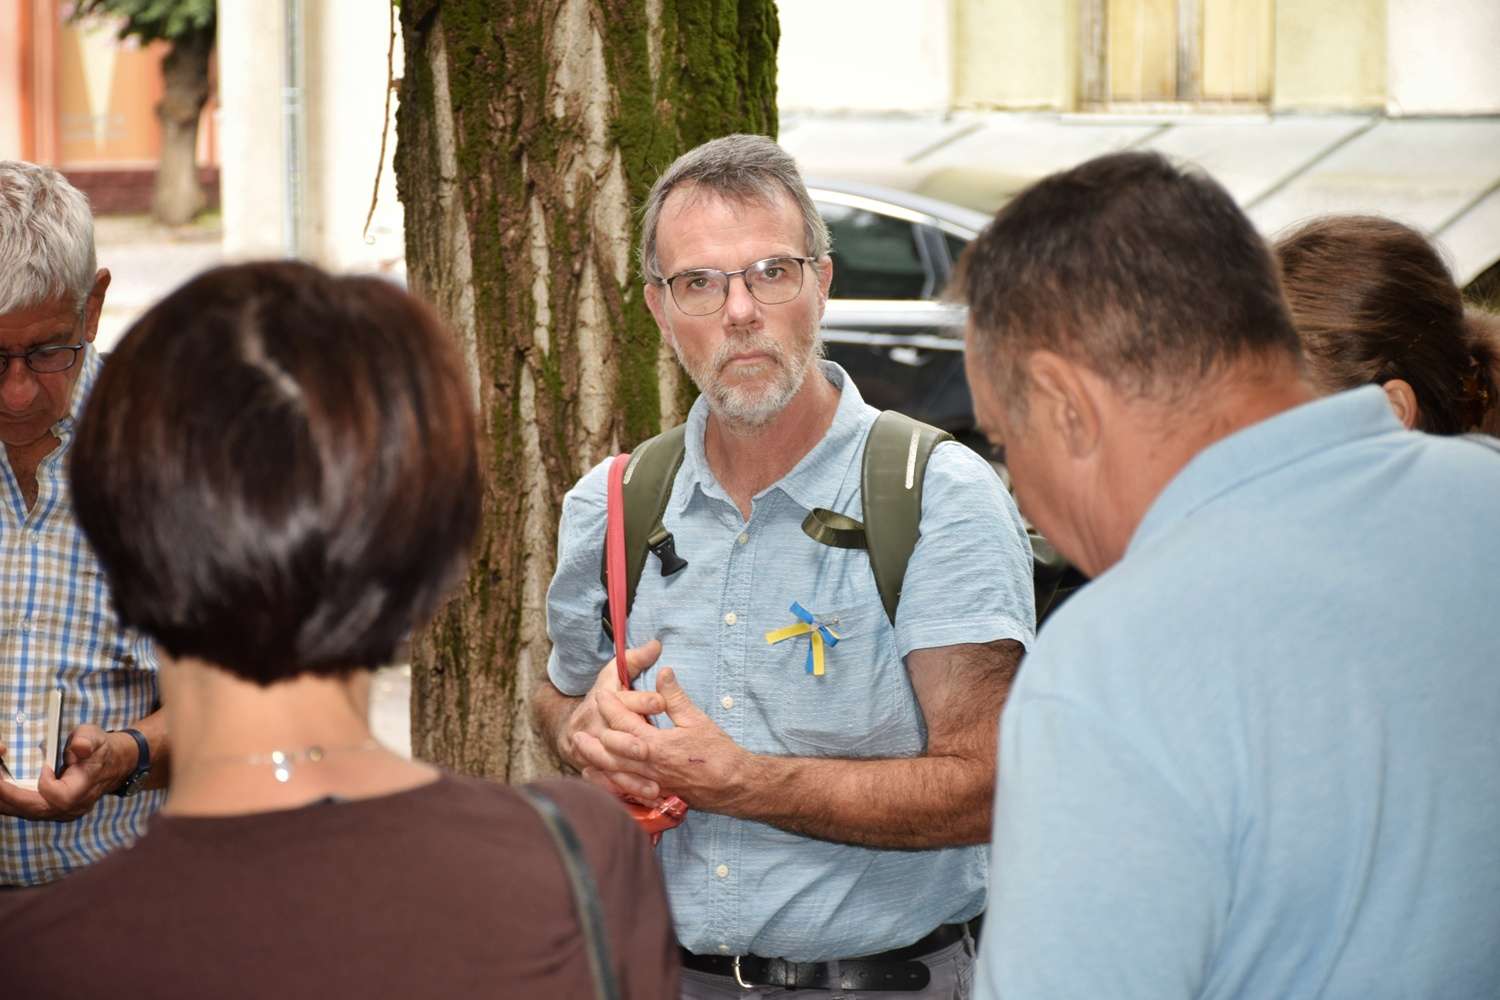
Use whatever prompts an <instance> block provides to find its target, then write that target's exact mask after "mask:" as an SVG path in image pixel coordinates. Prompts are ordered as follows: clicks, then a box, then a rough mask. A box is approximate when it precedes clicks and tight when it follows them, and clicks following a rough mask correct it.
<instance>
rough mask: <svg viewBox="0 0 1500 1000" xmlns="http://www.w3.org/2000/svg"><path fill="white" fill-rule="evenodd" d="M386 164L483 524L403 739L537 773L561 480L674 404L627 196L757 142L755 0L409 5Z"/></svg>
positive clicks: (761, 11)
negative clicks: (741, 136)
mask: <svg viewBox="0 0 1500 1000" xmlns="http://www.w3.org/2000/svg"><path fill="white" fill-rule="evenodd" d="M401 27H402V35H403V39H404V42H405V53H406V56H405V59H406V62H405V70H404V74H403V80H402V88H401V106H400V111H399V113H398V118H397V136H398V145H397V151H396V176H397V184H398V188H399V191H400V196H401V201H402V203H403V205H404V206H405V212H406V254H407V273H408V277H409V280H410V283H411V287H412V288H413V290H414V291H416V292H417V293H418V294H420V295H423V296H424V297H426V298H427V299H428V300H429V301H431V302H433V303H434V304H436V306H437V307H438V309H439V310H440V311H441V312H442V313H443V314H444V315H445V317H446V318H447V320H448V322H449V323H450V325H451V326H452V328H453V331H454V335H455V336H456V337H457V338H459V340H460V342H461V343H462V345H463V347H464V349H465V351H466V353H467V355H468V357H469V360H470V365H471V369H472V374H473V376H474V378H473V383H472V387H473V391H474V393H475V398H476V402H477V404H478V406H479V411H480V414H481V420H480V425H481V453H482V457H483V461H484V463H485V478H486V486H485V497H484V508H483V509H484V523H483V526H482V528H481V532H480V538H479V542H478V544H477V547H476V550H475V554H474V559H473V563H472V566H471V570H470V573H469V577H468V579H467V581H466V582H465V584H464V585H463V587H462V588H461V589H460V591H459V593H458V594H457V596H456V597H455V598H454V600H453V601H451V602H450V603H449V605H448V606H447V607H446V608H445V609H444V610H443V612H442V613H441V614H440V615H439V617H438V619H437V620H436V621H435V622H434V623H433V624H432V625H431V626H430V627H429V628H428V629H426V630H425V631H424V632H423V633H422V634H421V635H419V636H418V637H417V639H416V641H415V643H414V645H413V663H412V666H413V684H412V691H413V697H412V747H413V751H414V752H415V753H416V754H417V755H418V756H421V757H424V758H426V759H429V760H434V761H437V762H439V763H442V764H445V765H447V766H450V767H453V768H455V769H457V770H459V771H463V772H466V773H471V774H482V775H486V776H490V777H497V778H503V779H506V780H526V779H529V778H531V777H534V776H535V775H537V774H539V773H543V772H545V771H546V770H548V769H549V768H550V767H551V761H550V756H549V755H548V754H547V753H546V752H545V751H544V750H543V748H541V747H540V746H538V745H537V743H536V741H535V740H534V738H533V737H532V735H531V733H530V730H529V728H528V725H527V706H526V704H525V702H526V698H527V696H528V694H529V692H530V690H531V688H532V687H533V686H534V685H535V684H536V683H537V681H539V680H540V679H541V677H542V676H543V674H544V672H545V668H546V657H547V653H548V649H549V647H548V643H547V640H546V634H545V626H544V615H545V608H544V601H545V588H546V585H547V582H548V580H549V579H550V577H551V573H552V567H553V560H554V553H555V551H556V544H557V519H558V515H559V513H560V510H561V504H562V498H563V495H564V493H565V492H566V491H567V489H568V488H569V487H570V486H571V485H572V484H573V482H574V481H576V480H577V478H578V477H579V476H580V475H582V474H583V473H584V472H585V471H587V469H588V468H589V467H591V466H592V465H593V464H594V463H596V462H598V461H599V460H600V459H602V458H604V457H605V456H606V455H608V454H610V453H612V452H613V451H616V450H620V449H622V448H628V447H630V446H632V445H633V444H635V443H636V442H638V441H640V440H642V439H643V438H645V437H648V436H650V435H651V434H654V433H656V432H657V431H658V430H660V429H661V426H662V422H663V419H664V417H665V418H666V419H668V420H675V419H679V418H680V417H681V413H682V409H683V402H684V400H685V399H686V398H687V397H686V395H685V393H684V392H683V391H682V387H683V386H684V385H685V384H687V379H686V378H679V377H678V373H677V372H676V371H675V365H674V364H672V363H670V362H669V361H667V360H666V355H665V354H664V352H663V351H662V349H661V346H660V341H659V337H658V334H657V331H656V327H655V324H654V323H653V322H652V320H651V317H650V314H649V313H648V312H647V310H646V308H645V304H644V301H643V299H642V295H641V289H640V283H639V280H638V278H637V277H636V270H635V262H634V255H633V252H634V247H635V246H636V244H637V241H638V235H639V222H640V218H639V208H640V206H641V203H642V202H643V201H644V199H645V196H646V193H647V191H648V190H649V189H650V186H651V183H652V182H653V181H654V180H655V178H656V176H657V174H658V173H660V171H661V170H662V169H663V168H665V167H666V166H667V164H669V163H670V162H671V161H672V160H673V159H674V158H676V156H677V155H678V154H680V153H681V152H683V151H684V150H686V149H688V148H691V147H692V146H694V145H696V144H698V143H699V142H702V141H704V140H707V139H710V138H713V137H715V136H718V135H725V134H728V133H730V132H758V133H762V134H768V135H774V134H775V129H776V111H775V107H776V102H775V54H776V42H777V21H776V10H775V5H774V3H773V0H644V2H643V0H542V2H537V0H530V2H515V0H505V2H496V0H403V2H402V4H401Z"/></svg>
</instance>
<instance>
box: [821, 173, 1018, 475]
mask: <svg viewBox="0 0 1500 1000" xmlns="http://www.w3.org/2000/svg"><path fill="white" fill-rule="evenodd" d="M808 191H809V192H810V193H811V195H812V198H813V201H814V203H816V205H817V207H818V211H819V212H820V213H821V214H822V216H823V220H824V221H825V222H827V224H828V228H829V231H830V232H831V233H832V235H833V258H834V269H833V287H832V289H831V290H830V292H829V298H828V308H827V310H826V311H825V313H824V315H823V343H824V345H825V347H826V349H827V352H828V357H829V358H830V359H831V360H833V361H836V362H838V363H839V364H840V365H842V366H843V368H844V369H845V370H846V371H848V372H849V374H850V375H851V376H853V378H854V381H855V384H856V385H858V386H859V391H860V393H861V395H863V396H864V398H865V401H866V402H868V403H869V404H870V405H872V406H876V407H879V408H880V409H883V410H885V409H889V410H900V411H901V412H903V413H907V414H909V415H911V416H913V417H916V418H917V419H918V420H924V421H926V422H927V423H930V424H933V425H935V426H937V427H941V428H943V429H944V430H946V431H949V432H950V433H952V434H953V435H954V436H955V437H957V438H959V439H960V440H962V441H964V442H965V443H966V444H969V445H970V446H972V447H974V448H975V449H976V450H978V451H980V452H981V453H983V454H988V453H989V449H988V447H987V446H986V445H985V444H984V443H983V441H982V439H981V436H980V435H979V434H978V433H977V432H976V430H975V427H974V407H973V402H972V401H971V399H970V397H969V387H968V383H967V382H965V380H964V366H963V324H964V310H963V308H962V307H959V306H955V305H952V304H949V303H946V302H943V301H941V299H940V297H941V295H942V293H943V290H944V288H945V287H946V286H947V284H948V280H949V278H950V277H951V276H952V273H953V267H954V264H955V263H957V261H958V258H959V255H960V254H962V253H963V250H964V247H966V246H967V245H968V244H969V242H970V241H971V240H972V239H974V237H975V236H977V235H978V233H979V230H980V229H982V228H983V227H984V226H985V224H986V223H988V222H989V217H988V216H985V215H982V214H980V213H978V212H974V211H970V210H969V209H966V208H961V207H959V206H957V205H952V204H949V203H947V202H942V201H937V200H935V199H932V198H924V197H921V196H920V195H913V194H907V193H905V192H901V191H893V190H890V189H888V188H880V187H874V186H871V185H864V184H856V183H849V182H842V181H830V180H826V179H809V181H808Z"/></svg>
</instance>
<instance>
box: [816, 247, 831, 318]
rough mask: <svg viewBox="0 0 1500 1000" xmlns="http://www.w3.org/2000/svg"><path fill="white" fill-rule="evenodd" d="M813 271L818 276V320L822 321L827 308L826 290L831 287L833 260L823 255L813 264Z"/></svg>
mask: <svg viewBox="0 0 1500 1000" xmlns="http://www.w3.org/2000/svg"><path fill="white" fill-rule="evenodd" d="M813 270H814V271H815V272H816V273H817V275H818V319H822V318H823V310H824V309H825V308H827V306H828V289H829V288H831V287H832V286H833V258H832V257H830V256H829V255H828V254H824V255H823V256H822V257H820V258H818V260H817V261H816V262H815V263H814V264H813Z"/></svg>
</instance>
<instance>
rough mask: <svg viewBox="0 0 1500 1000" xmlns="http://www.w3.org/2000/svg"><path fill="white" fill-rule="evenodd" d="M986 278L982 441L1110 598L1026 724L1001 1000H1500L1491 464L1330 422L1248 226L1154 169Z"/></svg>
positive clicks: (1044, 682) (1007, 787)
mask: <svg viewBox="0 0 1500 1000" xmlns="http://www.w3.org/2000/svg"><path fill="white" fill-rule="evenodd" d="M970 254H971V255H970V258H969V260H968V262H967V270H966V273H965V276H964V278H963V282H962V283H963V287H964V292H965V295H966V297H967V299H968V301H969V303H970V307H971V314H970V331H969V336H968V364H969V377H970V381H971V383H972V386H973V389H974V399H975V405H976V412H977V414H978V416H979V418H980V421H981V423H982V424H983V425H984V426H985V428H986V430H987V431H988V432H989V433H990V435H991V437H992V438H993V439H994V440H995V441H997V442H999V443H1003V444H1004V446H1005V449H1006V456H1007V461H1008V464H1009V467H1010V469H1011V472H1012V475H1013V477H1014V482H1015V485H1016V489H1017V494H1018V497H1019V499H1020V502H1021V505H1022V508H1023V509H1024V510H1025V511H1026V513H1027V514H1028V516H1030V517H1031V518H1032V520H1033V521H1035V522H1036V524H1037V526H1038V528H1040V529H1041V530H1042V531H1044V532H1045V533H1046V534H1047V537H1048V538H1050V539H1053V540H1054V541H1055V542H1056V543H1057V546H1058V548H1059V549H1060V550H1062V551H1063V552H1064V553H1065V554H1066V555H1067V556H1068V557H1069V558H1070V559H1071V560H1073V561H1074V562H1076V563H1077V564H1078V565H1079V566H1081V567H1082V568H1083V569H1084V570H1085V571H1086V572H1088V573H1089V574H1090V575H1092V576H1094V577H1095V579H1094V582H1093V583H1092V584H1091V585H1090V586H1089V587H1088V588H1086V589H1085V590H1084V591H1082V592H1081V593H1080V594H1079V595H1078V596H1077V597H1076V598H1074V599H1073V600H1072V601H1071V602H1070V603H1069V604H1068V605H1066V606H1065V607H1064V608H1063V609H1062V610H1061V611H1060V612H1059V613H1058V614H1057V615H1056V616H1055V617H1054V618H1053V619H1051V620H1050V621H1049V622H1048V625H1047V628H1046V629H1045V630H1044V631H1043V633H1042V635H1041V637H1040V639H1039V641H1038V643H1037V645H1036V648H1035V649H1034V650H1033V651H1032V653H1031V655H1030V656H1029V657H1028V658H1027V661H1026V669H1025V670H1024V671H1022V673H1021V677H1020V680H1019V681H1018V682H1017V685H1016V689H1015V691H1014V692H1013V694H1012V695H1011V698H1010V701H1009V703H1008V705H1007V707H1006V709H1005V713H1004V718H1003V721H1002V724H1001V746H1000V772H999V780H998V789H997V799H996V804H995V835H994V858H995V864H994V867H993V887H992V891H991V895H990V911H989V916H988V918H987V923H986V927H985V931H986V933H985V938H984V942H983V947H982V954H981V959H980V971H979V989H978V992H979V994H980V995H981V996H984V997H989V998H994V997H1004V998H1007V1000H1014V998H1048V997H1058V998H1061V997H1104V996H1108V997H1120V998H1133V997H1140V998H1147V997H1149V998H1152V1000H1168V998H1179V997H1180V998H1188V997H1325V998H1335V997H1338V998H1350V1000H1353V998H1360V1000H1367V998H1380V997H1392V998H1394V997H1437V996H1445V997H1481V996H1483V997H1494V996H1500V948H1497V946H1496V943H1497V942H1500V905H1497V900H1500V793H1497V790H1496V789H1497V786H1496V781H1497V777H1496V776H1497V775H1500V726H1497V720H1500V628H1497V627H1496V625H1495V623H1494V616H1495V613H1496V611H1497V610H1500V450H1497V448H1500V445H1497V442H1495V441H1494V440H1493V439H1479V438H1471V439H1464V438H1439V437H1429V436H1426V435H1423V434H1420V433H1415V432H1411V431H1407V430H1405V429H1403V427H1402V425H1401V423H1400V422H1399V421H1398V420H1397V418H1396V417H1395V415H1394V414H1393V413H1392V412H1391V410H1390V408H1389V407H1388V406H1387V404H1386V400H1385V396H1384V394H1383V393H1382V392H1381V391H1380V389H1379V388H1378V387H1371V388H1364V389H1358V390H1355V391H1353V392H1348V393H1344V394H1341V395H1336V396H1332V397H1329V398H1326V399H1315V398H1314V397H1315V392H1314V390H1313V389H1312V388H1311V386H1310V385H1309V384H1308V382H1307V381H1306V379H1305V378H1304V375H1303V368H1302V360H1301V354H1300V348H1299V345H1298V340H1297V335H1296V332H1295V330H1294V329H1293V328H1292V324H1291V321H1290V319H1289V317H1288V313H1287V310H1286V308H1285V306H1284V304H1283V302H1282V299H1281V294H1280V289H1279V285H1278V282H1277V278H1276V270H1275V265H1274V264H1273V263H1272V261H1271V259H1270V257H1269V255H1268V253H1267V251H1266V248H1265V247H1264V245H1263V244H1262V242H1261V240H1260V238H1259V237H1258V236H1257V235H1256V233H1255V231H1254V229H1253V227H1252V226H1251V224H1250V223H1249V221H1248V220H1246V219H1245V217H1244V216H1243V215H1242V214H1241V213H1240V211H1239V210H1238V209H1237V208H1236V207H1235V205H1234V202H1233V200H1232V199H1231V198H1230V197H1229V195H1228V194H1227V193H1225V192H1224V190H1223V189H1222V188H1220V187H1219V186H1218V185H1217V184H1215V183H1214V182H1213V181H1212V180H1210V179H1208V178H1206V177H1204V176H1202V175H1200V174H1197V173H1193V172H1184V171H1180V170H1178V169H1176V168H1174V167H1173V166H1171V165H1170V164H1168V163H1167V162H1166V161H1165V160H1163V159H1161V158H1160V157H1158V156H1155V155H1148V154H1121V155H1114V156H1109V157H1103V158H1101V159H1098V160H1094V161H1091V162H1089V163H1086V164H1084V165H1082V166H1080V167H1077V168H1075V169H1073V170H1070V171H1067V172H1065V173H1062V174H1058V175H1054V176H1052V177H1050V178H1047V179H1045V180H1043V181H1041V182H1040V183H1038V184H1037V185H1035V186H1034V187H1032V188H1031V189H1029V190H1028V191H1026V192H1024V193H1023V194H1021V195H1020V196H1018V197H1017V198H1016V199H1015V200H1014V201H1012V202H1011V203H1010V204H1008V205H1007V206H1006V207H1005V209H1004V210H1003V211H1001V212H1000V214H999V215H998V216H997V218H996V220H995V222H994V224H993V225H992V226H991V227H990V228H989V229H987V230H986V232H985V233H984V235H982V236H981V237H980V239H979V240H978V241H977V242H976V244H975V245H974V247H973V249H972V250H971V251H970ZM1454 389H1455V391H1457V389H1458V387H1457V386H1455V387H1454Z"/></svg>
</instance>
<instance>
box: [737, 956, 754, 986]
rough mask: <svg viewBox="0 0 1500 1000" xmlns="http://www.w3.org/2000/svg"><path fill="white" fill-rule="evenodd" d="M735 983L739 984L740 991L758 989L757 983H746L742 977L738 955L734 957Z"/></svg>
mask: <svg viewBox="0 0 1500 1000" xmlns="http://www.w3.org/2000/svg"><path fill="white" fill-rule="evenodd" d="M734 981H735V982H737V983H739V984H740V989H743V990H753V989H755V987H756V984H755V983H747V982H745V977H744V976H742V975H740V956H738V955H736V956H734Z"/></svg>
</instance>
